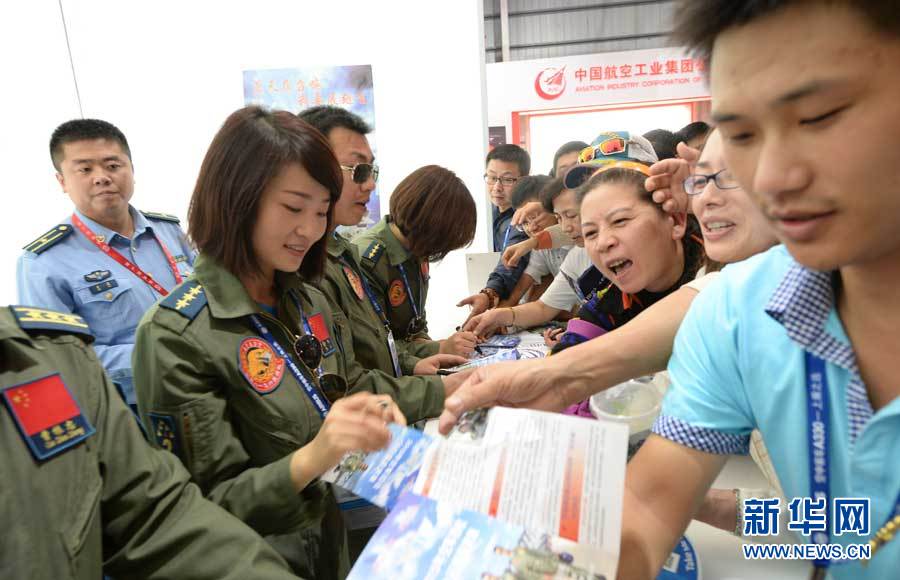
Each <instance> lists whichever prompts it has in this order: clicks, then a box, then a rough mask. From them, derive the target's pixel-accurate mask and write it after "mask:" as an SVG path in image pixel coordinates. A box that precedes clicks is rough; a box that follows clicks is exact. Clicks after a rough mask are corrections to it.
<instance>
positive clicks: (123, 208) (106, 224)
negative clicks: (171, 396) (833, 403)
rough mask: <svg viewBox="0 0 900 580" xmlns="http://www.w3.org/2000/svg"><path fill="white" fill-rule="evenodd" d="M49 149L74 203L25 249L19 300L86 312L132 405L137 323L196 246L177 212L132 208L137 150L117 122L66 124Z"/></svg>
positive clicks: (100, 351) (189, 261)
mask: <svg viewBox="0 0 900 580" xmlns="http://www.w3.org/2000/svg"><path fill="white" fill-rule="evenodd" d="M50 156H51V158H52V160H53V166H54V167H55V168H56V178H57V180H58V181H59V184H60V186H61V187H62V189H63V191H65V192H66V193H67V194H68V195H69V197H70V198H71V199H72V202H73V203H74V204H75V210H74V212H73V214H72V215H71V216H69V217H68V218H66V219H65V220H63V222H62V223H60V224H59V225H57V226H55V227H53V228H52V229H51V230H50V231H48V232H47V233H45V234H44V235H42V236H41V237H39V238H38V239H36V240H34V241H33V242H31V243H30V244H28V245H27V246H25V248H24V250H25V253H24V254H23V255H22V256H21V257H20V258H19V261H18V266H17V271H16V283H17V288H18V294H19V302H20V303H21V304H26V305H31V306H40V307H42V308H48V309H53V310H59V311H63V312H71V313H75V314H78V315H79V316H81V317H82V318H84V319H85V320H86V321H87V323H88V324H89V325H90V329H91V332H92V333H93V334H94V336H95V337H96V342H95V343H94V350H95V351H96V352H97V355H98V356H99V358H100V361H101V362H102V363H103V366H104V367H105V368H106V371H107V373H108V374H109V376H110V378H111V379H112V381H113V382H114V383H115V384H116V385H117V386H118V387H119V389H120V390H121V391H122V393H123V395H124V396H125V399H126V401H127V402H128V404H129V405H131V406H132V407H134V406H135V405H136V404H137V399H136V397H135V394H134V387H133V385H132V378H131V351H132V348H133V347H134V332H135V329H136V328H137V325H138V322H140V320H141V317H142V316H143V315H144V312H146V311H147V310H148V309H149V308H150V306H152V305H153V304H154V303H156V301H157V300H159V299H160V298H162V297H163V296H165V295H166V294H168V291H169V290H171V289H172V288H174V287H175V286H176V285H177V284H179V283H180V282H181V281H182V280H183V279H184V278H186V277H187V276H188V275H189V274H190V273H191V270H192V265H193V261H194V252H193V250H192V249H191V247H190V245H189V244H188V241H187V238H186V236H185V234H184V232H183V231H182V230H181V227H180V226H179V225H178V219H177V218H175V217H173V216H169V215H164V214H157V213H149V212H141V211H138V210H136V209H135V208H134V207H133V206H131V205H130V203H129V201H130V199H131V196H132V194H133V193H134V173H133V167H132V163H131V151H130V150H129V148H128V142H127V140H126V139H125V135H123V134H122V132H121V131H120V130H119V129H117V128H116V127H115V126H113V125H111V124H110V123H107V122H106V121H100V120H95V119H77V120H74V121H69V122H67V123H63V124H62V125H60V126H59V127H58V128H57V129H56V130H55V131H54V132H53V136H52V137H51V139H50Z"/></svg>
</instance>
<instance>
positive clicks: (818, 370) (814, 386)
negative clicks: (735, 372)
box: [806, 352, 831, 568]
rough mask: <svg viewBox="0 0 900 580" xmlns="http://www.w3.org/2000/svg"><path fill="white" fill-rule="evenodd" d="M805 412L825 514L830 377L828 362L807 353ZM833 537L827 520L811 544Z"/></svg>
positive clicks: (813, 485)
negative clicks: (826, 365)
mask: <svg viewBox="0 0 900 580" xmlns="http://www.w3.org/2000/svg"><path fill="white" fill-rule="evenodd" d="M806 410H807V422H806V423H807V429H806V433H807V443H808V444H809V489H810V492H811V493H812V496H813V498H814V499H816V500H818V499H820V498H824V499H825V510H826V513H827V512H828V504H829V502H830V499H831V494H830V490H829V486H828V377H827V376H826V374H825V361H823V360H822V359H821V358H819V357H817V356H815V355H813V354H811V353H809V352H807V353H806ZM830 537H831V522H830V521H829V520H828V518H825V531H824V532H814V533H813V534H812V541H813V542H814V543H816V544H827V543H828V541H829V538H830ZM829 563H830V562H829V561H828V560H816V561H815V563H814V565H815V566H816V567H817V568H827V567H828V565H829Z"/></svg>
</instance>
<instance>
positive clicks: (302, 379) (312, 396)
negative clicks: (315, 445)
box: [250, 311, 331, 420]
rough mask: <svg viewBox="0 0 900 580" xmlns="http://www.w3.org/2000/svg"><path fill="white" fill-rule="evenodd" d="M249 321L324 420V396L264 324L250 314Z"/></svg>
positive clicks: (329, 407)
mask: <svg viewBox="0 0 900 580" xmlns="http://www.w3.org/2000/svg"><path fill="white" fill-rule="evenodd" d="M301 312H302V311H301ZM250 320H251V321H252V322H253V326H254V327H256V331H257V332H258V333H259V335H260V336H262V337H263V340H265V341H266V342H268V343H269V344H271V345H272V348H274V349H275V352H276V353H277V354H278V356H280V357H281V358H283V359H284V362H285V364H287V367H288V369H289V370H290V371H291V374H292V375H294V378H295V379H297V382H298V383H300V386H301V387H303V391H304V392H305V393H306V396H307V397H309V400H310V401H312V404H313V406H314V407H315V408H316V411H317V412H318V413H319V416H320V417H321V418H322V419H323V420H324V419H325V416H326V415H327V414H328V411H329V410H330V409H331V405H330V404H329V403H328V400H327V399H326V398H325V397H324V396H322V394H321V393H320V392H319V390H318V389H317V388H316V387H315V386H314V385H313V384H312V381H310V380H309V378H308V377H307V376H306V375H305V374H303V371H301V370H300V367H298V366H297V363H295V362H294V359H293V358H291V356H290V355H288V353H287V352H286V351H285V350H284V348H283V347H282V346H281V344H279V342H278V341H277V340H275V337H274V336H273V335H272V332H271V331H270V330H269V328H268V327H267V326H266V325H265V324H263V322H262V320H260V318H259V316H257V315H255V314H251V315H250Z"/></svg>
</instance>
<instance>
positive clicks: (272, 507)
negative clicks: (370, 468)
mask: <svg viewBox="0 0 900 580" xmlns="http://www.w3.org/2000/svg"><path fill="white" fill-rule="evenodd" d="M340 190H341V170H340V167H339V166H338V164H337V161H336V160H335V158H334V156H333V154H332V152H331V149H330V148H329V146H328V143H327V142H326V141H325V139H324V138H323V137H322V136H321V134H320V133H319V132H318V131H316V130H315V129H313V128H312V127H311V126H310V125H308V124H306V123H304V122H303V121H300V120H299V119H297V118H296V117H295V116H294V115H291V114H290V113H286V112H281V111H276V112H266V111H264V110H262V109H260V108H258V107H247V108H244V109H241V110H239V111H236V112H235V113H233V114H232V115H231V116H230V117H229V118H228V119H227V120H226V121H225V124H224V125H223V126H222V128H221V129H220V130H219V132H218V134H217V135H216V136H215V137H214V139H213V141H212V144H211V145H210V148H209V150H208V151H207V154H206V157H205V159H204V161H203V164H202V166H201V169H200V175H199V177H198V179H197V184H196V187H195V189H194V194H193V197H192V199H191V206H190V211H189V233H190V236H191V238H192V239H193V241H194V243H195V244H196V246H197V249H198V250H199V256H198V258H197V262H196V267H195V272H194V276H193V277H191V278H190V279H189V280H187V281H186V282H184V283H183V284H181V285H180V286H178V287H176V288H175V289H174V290H173V291H172V292H171V294H169V295H168V296H166V297H165V298H164V299H163V300H162V301H161V302H160V303H159V304H157V306H155V307H154V308H152V309H151V310H150V311H149V312H148V313H147V314H146V316H145V317H144V319H143V321H142V323H141V325H140V326H139V328H138V331H137V343H136V345H135V349H134V359H133V360H134V376H135V386H136V390H137V392H138V393H139V394H138V400H139V406H140V409H141V416H142V419H143V421H144V423H145V425H146V427H147V430H148V431H149V432H150V434H151V435H152V436H153V438H154V439H155V440H156V442H157V443H158V444H159V445H160V446H162V447H165V448H167V449H169V450H170V451H172V452H173V453H175V454H176V455H178V456H179V458H181V460H182V462H183V463H184V465H185V466H186V467H187V468H188V471H190V472H191V474H192V476H193V478H194V480H195V481H196V482H197V483H198V484H199V485H200V487H201V488H202V489H203V491H204V493H205V494H206V495H207V496H208V497H209V498H210V499H211V500H213V501H215V502H216V503H218V504H220V505H222V506H223V507H224V508H225V509H227V510H229V511H231V512H232V513H233V514H234V515H236V516H237V517H239V518H240V519H242V520H243V521H244V522H246V523H247V524H249V525H250V526H251V527H253V528H254V529H255V530H256V531H257V532H259V533H260V534H262V535H265V536H267V539H268V540H269V541H270V542H271V543H272V544H273V545H274V546H275V547H276V549H278V550H279V552H281V554H282V555H283V556H284V557H285V559H287V560H288V562H289V563H290V564H291V566H292V568H293V569H294V570H295V572H297V573H298V574H299V575H301V576H304V577H315V578H342V577H344V576H345V575H346V573H347V570H348V567H349V566H348V558H347V549H346V545H345V536H346V534H345V531H344V528H343V524H342V521H341V516H340V514H339V512H338V509H337V504H336V502H335V500H334V497H333V495H332V492H331V490H330V488H329V487H328V486H326V485H325V484H322V483H321V482H317V481H316V480H317V478H318V477H319V476H320V475H322V474H323V473H324V472H325V471H327V470H328V469H329V468H331V467H332V466H334V465H336V464H337V463H338V462H339V460H340V459H341V457H342V456H343V455H344V454H345V453H346V452H348V451H353V450H362V451H372V450H375V449H378V448H381V447H383V446H384V445H385V444H387V442H388V440H389V433H388V430H387V427H386V424H387V422H388V421H397V422H400V423H403V417H402V415H401V414H400V412H399V410H398V409H397V407H396V406H395V405H394V404H393V402H391V400H390V398H389V397H387V396H377V395H373V394H371V393H358V394H355V395H352V396H348V397H344V398H341V397H342V395H344V394H345V391H346V382H345V381H344V379H343V377H342V376H341V374H340V373H342V372H343V368H342V362H341V357H340V356H338V354H337V351H338V349H339V348H340V344H341V337H340V336H335V333H334V328H335V326H334V325H333V324H332V319H331V315H330V312H329V310H328V308H327V306H326V304H327V303H326V300H325V297H324V296H323V295H322V294H321V293H320V292H319V291H318V290H315V289H314V288H313V287H312V286H310V285H309V284H308V283H307V282H308V281H309V280H312V279H314V278H317V277H319V276H320V275H321V273H322V269H323V265H324V262H325V247H326V244H325V240H324V239H323V236H324V234H325V232H326V230H327V229H328V228H329V227H330V222H331V220H332V212H333V205H334V202H335V200H337V198H338V196H339V194H340Z"/></svg>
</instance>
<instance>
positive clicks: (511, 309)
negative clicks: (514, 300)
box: [509, 306, 516, 326]
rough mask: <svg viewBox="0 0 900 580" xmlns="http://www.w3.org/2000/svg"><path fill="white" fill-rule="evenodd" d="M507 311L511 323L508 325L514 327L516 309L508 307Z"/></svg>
mask: <svg viewBox="0 0 900 580" xmlns="http://www.w3.org/2000/svg"><path fill="white" fill-rule="evenodd" d="M509 311H510V312H511V313H512V322H510V323H509V325H510V326H515V325H516V309H515V308H513V307H512V306H510V308H509Z"/></svg>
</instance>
